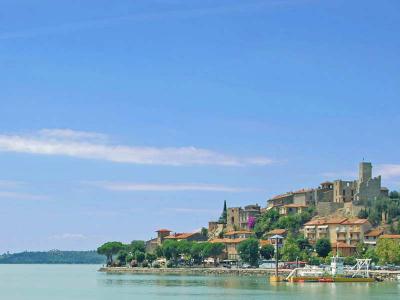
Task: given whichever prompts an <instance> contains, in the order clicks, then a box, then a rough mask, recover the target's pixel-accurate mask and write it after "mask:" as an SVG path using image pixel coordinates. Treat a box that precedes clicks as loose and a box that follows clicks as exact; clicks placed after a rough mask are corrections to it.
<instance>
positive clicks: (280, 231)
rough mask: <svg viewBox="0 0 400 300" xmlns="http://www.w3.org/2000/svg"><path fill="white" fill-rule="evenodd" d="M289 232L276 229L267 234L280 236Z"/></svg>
mask: <svg viewBox="0 0 400 300" xmlns="http://www.w3.org/2000/svg"><path fill="white" fill-rule="evenodd" d="M286 232H287V230H286V229H279V228H278V229H274V230H271V231H269V232H267V234H268V235H275V234H278V235H282V234H285V233H286Z"/></svg>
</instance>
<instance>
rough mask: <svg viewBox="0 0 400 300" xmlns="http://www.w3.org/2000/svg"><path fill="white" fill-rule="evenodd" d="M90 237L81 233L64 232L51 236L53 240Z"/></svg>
mask: <svg viewBox="0 0 400 300" xmlns="http://www.w3.org/2000/svg"><path fill="white" fill-rule="evenodd" d="M87 238H88V237H87V236H86V235H84V234H81V233H62V234H55V235H53V236H51V237H50V239H53V240H86V239H87Z"/></svg>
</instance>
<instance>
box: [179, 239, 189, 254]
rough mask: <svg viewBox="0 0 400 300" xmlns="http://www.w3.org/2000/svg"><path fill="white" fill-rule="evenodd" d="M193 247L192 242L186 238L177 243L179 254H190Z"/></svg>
mask: <svg viewBox="0 0 400 300" xmlns="http://www.w3.org/2000/svg"><path fill="white" fill-rule="evenodd" d="M191 248H192V243H191V242H188V241H186V240H182V241H179V242H178V243H177V249H178V254H180V255H190V250H191Z"/></svg>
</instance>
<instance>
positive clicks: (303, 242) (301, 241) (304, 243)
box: [296, 236, 312, 251]
mask: <svg viewBox="0 0 400 300" xmlns="http://www.w3.org/2000/svg"><path fill="white" fill-rule="evenodd" d="M296 244H297V246H298V247H299V248H300V250H302V251H303V250H310V249H311V248H312V246H311V244H310V242H309V241H308V239H306V238H305V237H303V236H300V237H298V238H297V239H296Z"/></svg>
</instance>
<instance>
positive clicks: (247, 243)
mask: <svg viewBox="0 0 400 300" xmlns="http://www.w3.org/2000/svg"><path fill="white" fill-rule="evenodd" d="M238 252H239V256H240V258H241V259H242V260H243V261H244V262H246V263H249V264H250V265H252V266H256V265H257V263H258V259H259V257H260V256H259V251H258V240H256V239H254V238H250V239H247V240H244V241H243V242H241V243H240V244H239V245H238Z"/></svg>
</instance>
